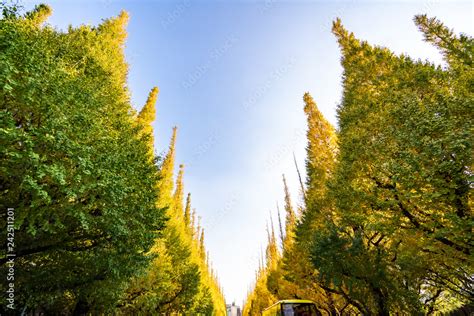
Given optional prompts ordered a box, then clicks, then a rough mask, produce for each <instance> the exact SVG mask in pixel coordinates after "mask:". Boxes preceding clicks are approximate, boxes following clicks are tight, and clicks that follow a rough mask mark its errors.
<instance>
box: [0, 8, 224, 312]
mask: <svg viewBox="0 0 474 316" xmlns="http://www.w3.org/2000/svg"><path fill="white" fill-rule="evenodd" d="M1 9H2V11H3V17H2V18H1V19H0V102H1V111H0V120H1V124H0V143H1V146H0V155H1V160H0V161H1V164H0V170H1V171H0V196H1V197H0V204H1V209H2V211H1V213H2V216H1V218H0V221H1V223H0V225H1V227H6V226H7V210H10V212H11V211H12V210H13V214H14V228H15V230H14V237H13V244H9V248H6V247H3V248H2V252H1V254H0V274H1V275H2V276H6V275H7V273H9V272H10V273H11V272H13V276H14V279H12V280H11V284H13V288H14V307H15V309H16V312H17V313H20V312H24V313H35V312H44V313H46V314H52V315H53V314H54V315H56V314H58V315H59V314H86V313H112V312H113V313H116V314H130V313H147V314H156V313H167V314H180V313H184V312H187V313H192V314H205V315H211V314H218V315H224V314H225V303H224V298H223V294H222V290H221V288H220V286H219V285H218V280H217V277H216V275H215V273H214V272H213V271H212V269H211V268H210V263H209V259H208V256H207V255H206V249H205V246H204V229H203V228H201V227H200V225H199V221H198V220H196V213H195V211H194V210H193V209H192V206H191V197H190V195H189V194H188V196H187V200H186V204H184V194H185V193H184V192H185V191H184V186H183V172H184V169H183V167H182V166H181V167H180V169H179V173H178V175H177V179H176V185H174V174H173V171H174V155H175V149H174V143H175V139H176V129H174V130H173V137H172V141H171V145H170V147H169V150H168V152H167V153H166V155H164V157H161V156H157V155H155V150H154V147H153V146H154V140H153V128H152V125H151V124H152V122H153V121H154V120H155V102H156V99H157V94H158V89H157V88H154V89H152V91H151V92H150V95H149V98H148V100H147V103H146V105H145V106H144V107H143V109H142V110H141V112H140V113H138V114H137V113H136V112H135V111H134V110H133V108H132V106H131V103H130V96H129V91H128V89H127V84H126V83H127V64H126V62H125V58H124V52H123V49H124V43H125V39H126V35H127V33H126V30H125V26H126V23H127V20H128V16H127V14H126V13H125V12H122V13H121V14H120V15H119V16H118V17H116V18H112V19H107V20H104V21H103V23H101V24H100V25H99V26H97V27H90V26H79V27H77V28H73V27H69V29H68V30H67V31H66V32H61V31H58V30H55V29H53V28H52V27H50V26H45V25H43V24H44V22H45V20H46V18H47V17H48V16H49V14H50V13H51V9H50V8H49V7H48V6H45V5H40V6H37V7H36V8H35V9H34V10H33V11H31V12H28V13H25V14H20V13H19V10H18V8H17V7H15V6H9V5H5V4H3V5H2V7H1ZM3 231H4V230H3ZM7 255H14V256H15V257H14V260H13V262H12V261H9V260H8V259H10V258H11V257H7ZM8 283H9V282H7V284H5V282H1V283H0V284H1V288H0V290H1V292H2V293H6V291H7V287H8V288H10V287H11V285H9V284H8ZM4 303H5V304H4ZM6 305H7V304H6V301H3V302H2V304H0V313H1V314H7V313H8V312H11V310H10V309H9V308H8V307H7V306H6Z"/></svg>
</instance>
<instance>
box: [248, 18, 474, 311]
mask: <svg viewBox="0 0 474 316" xmlns="http://www.w3.org/2000/svg"><path fill="white" fill-rule="evenodd" d="M415 23H416V24H417V25H418V27H419V28H420V30H421V31H422V33H423V34H424V36H425V39H426V40H427V41H428V42H430V43H432V44H434V45H435V46H436V47H437V48H439V49H440V51H441V53H442V54H443V56H444V57H445V62H446V67H444V68H441V67H436V66H434V65H432V64H430V63H429V62H422V61H414V60H412V59H410V58H409V57H408V56H404V55H402V56H396V55H394V54H393V53H392V52H390V51H389V50H388V49H386V48H382V47H374V46H371V45H369V44H368V43H367V42H364V41H361V40H358V39H356V38H355V36H354V35H353V34H352V33H349V32H348V31H347V30H345V29H344V27H343V26H342V24H341V22H340V21H339V20H336V21H335V22H334V25H333V33H334V34H335V35H336V37H337V39H338V42H339V45H340V47H341V51H342V60H341V62H342V65H343V68H344V74H343V98H342V102H341V104H340V106H339V108H338V120H339V130H338V131H337V133H335V132H334V129H333V128H332V127H331V126H330V125H329V124H328V123H327V121H326V120H325V119H324V118H323V117H322V116H321V114H320V113H319V111H317V109H316V104H315V103H314V101H313V100H312V98H311V97H310V96H309V95H305V97H304V101H305V104H306V105H305V112H306V114H307V116H308V135H307V136H308V147H307V163H306V172H307V181H306V188H304V189H303V195H304V206H303V207H302V209H303V211H302V215H301V217H300V218H299V220H298V225H297V227H296V228H295V239H294V244H293V246H292V247H290V249H288V247H287V246H286V247H285V246H284V247H283V257H282V259H281V260H280V262H281V263H280V266H281V268H279V269H277V270H275V269H274V270H273V272H272V270H270V269H266V270H265V271H264V272H263V273H260V274H259V276H260V277H259V278H257V285H256V286H255V289H254V290H253V292H251V293H250V295H249V298H248V300H247V306H246V309H245V313H246V314H248V315H257V314H258V312H260V311H261V309H260V307H258V308H254V306H258V303H256V301H258V300H259V297H260V295H259V293H258V291H261V289H259V284H261V283H262V281H261V280H262V279H263V278H267V279H268V280H269V279H270V277H271V276H272V274H273V275H275V276H276V279H274V280H272V282H271V283H270V282H269V281H267V288H266V290H267V291H270V292H271V294H273V295H274V297H272V298H273V299H286V298H310V299H312V300H314V301H315V302H316V303H317V304H318V307H319V308H320V309H321V310H325V311H327V312H328V313H329V314H331V315H340V314H354V313H355V314H364V315H390V314H419V313H426V314H432V313H436V312H446V311H450V310H453V309H456V308H458V307H460V306H462V305H465V304H469V303H472V301H474V291H473V290H474V288H473V284H474V279H473V275H474V262H473V256H472V251H473V248H474V239H473V229H474V216H473V212H472V183H473V182H472V175H473V171H472V167H473V157H474V156H473V144H474V139H473V137H474V136H473V129H472V122H473V121H474V111H473V110H474V109H473V107H474V94H473V92H474V91H473V82H474V81H473V79H474V77H473V76H474V71H473V69H472V60H473V53H474V46H473V45H474V40H473V39H472V37H470V36H468V35H465V34H463V35H460V36H456V35H454V34H453V33H452V32H451V31H450V30H449V29H447V28H446V27H445V26H443V25H442V24H441V23H440V22H439V21H438V20H436V19H433V18H427V17H426V16H416V17H415ZM336 135H337V141H336ZM267 260H268V259H267ZM275 271H276V272H275ZM288 282H290V283H288ZM263 305H265V304H263Z"/></svg>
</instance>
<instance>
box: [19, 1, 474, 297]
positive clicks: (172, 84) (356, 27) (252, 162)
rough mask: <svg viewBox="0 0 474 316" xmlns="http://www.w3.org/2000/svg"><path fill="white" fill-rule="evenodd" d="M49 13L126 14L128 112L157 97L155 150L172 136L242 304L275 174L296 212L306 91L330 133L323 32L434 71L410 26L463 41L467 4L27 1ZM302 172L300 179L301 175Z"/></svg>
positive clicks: (331, 93) (331, 47)
mask: <svg viewBox="0 0 474 316" xmlns="http://www.w3.org/2000/svg"><path fill="white" fill-rule="evenodd" d="M40 2H45V3H48V4H50V5H51V6H52V8H53V15H52V16H51V18H50V19H49V23H50V24H51V25H54V26H56V27H58V28H62V29H64V28H66V27H67V26H68V25H69V24H72V25H74V26H77V25H79V24H91V25H96V24H98V23H100V21H101V19H104V18H108V17H112V16H115V15H117V14H118V13H119V12H120V10H121V9H124V10H126V11H128V12H129V14H130V17H131V19H130V23H129V26H128V34H129V37H128V41H127V47H126V57H127V60H128V62H129V65H130V70H129V87H130V91H131V97H132V102H133V105H134V107H135V108H137V109H138V110H139V109H140V108H141V106H142V105H143V104H144V102H145V100H146V97H147V94H148V92H149V90H150V89H151V88H152V87H153V86H155V85H156V86H158V87H159V88H160V94H159V98H158V102H157V121H156V123H155V125H154V127H155V140H156V147H157V149H158V152H161V151H164V150H165V149H166V148H167V146H168V142H169V138H170V135H171V129H172V127H173V126H175V125H176V126H178V128H179V130H178V142H177V162H178V163H183V164H185V166H186V170H185V188H186V190H187V191H190V192H191V193H192V199H193V205H194V207H195V208H196V209H197V212H198V213H199V214H200V215H201V216H202V225H203V226H204V227H205V229H206V243H207V247H208V249H209V251H210V255H211V260H212V261H213V266H214V268H215V269H216V270H217V273H218V275H219V277H220V281H221V285H222V286H223V287H224V292H225V295H226V299H227V300H228V301H229V302H231V301H233V300H235V301H236V302H237V303H238V304H241V302H242V300H243V299H244V298H245V295H246V292H247V290H248V287H249V286H250V285H251V284H252V282H253V280H254V275H255V274H254V271H255V269H256V268H257V266H258V258H259V253H260V249H261V248H262V247H264V245H265V242H266V232H265V225H266V222H267V221H268V220H269V216H270V215H269V214H270V212H271V213H272V216H273V219H274V220H275V221H276V211H275V210H276V203H277V202H278V203H280V205H282V203H283V201H282V200H283V188H282V181H281V175H282V173H285V174H286V176H287V179H288V183H289V186H290V189H291V192H292V194H293V196H292V197H293V201H294V202H295V204H296V203H298V202H299V200H300V197H299V193H298V192H299V191H298V181H297V175H296V171H295V168H294V163H293V156H292V153H293V152H294V153H295V155H296V157H297V161H298V164H299V166H300V169H302V170H303V169H304V156H305V155H304V147H305V144H306V140H305V129H306V126H305V117H304V114H303V110H302V109H303V102H302V96H303V94H304V92H306V91H309V92H310V93H311V94H312V95H313V97H314V99H315V100H316V102H317V103H318V106H319V108H320V110H321V111H322V112H323V114H324V115H325V116H326V117H327V118H328V120H329V121H330V122H332V123H333V124H335V125H336V123H337V122H336V115H335V110H336V106H337V104H338V102H339V101H340V98H341V73H342V68H341V66H340V63H339V61H340V53H339V50H338V47H337V43H336V40H335V38H334V36H333V35H332V34H331V32H330V29H331V21H332V20H334V19H335V18H336V17H340V18H341V19H342V22H343V24H344V25H345V26H346V28H347V29H349V30H350V31H353V32H354V33H355V34H356V36H357V37H358V38H362V39H365V40H368V41H369V42H370V43H372V44H377V45H381V46H386V47H389V48H390V49H391V50H393V51H395V52H396V53H407V54H408V55H410V56H412V57H414V58H421V59H429V60H430V61H433V62H435V63H437V64H440V63H441V56H440V55H439V53H438V52H437V51H436V50H435V49H434V48H432V47H431V46H430V45H428V44H426V43H424V42H423V41H422V36H421V35H420V33H419V32H418V31H417V29H416V27H415V25H414V24H413V22H412V19H413V16H414V15H415V14H419V13H427V14H428V15H429V16H436V17H438V18H440V19H441V20H442V21H443V22H444V23H445V24H446V25H447V26H449V27H451V28H453V29H454V30H455V31H456V32H465V33H469V34H472V33H473V6H472V3H471V2H469V1H466V2H455V1H433V0H430V1H414V2H411V1H399V2H384V1H371V2H365V1H364V2H363V1H272V0H267V1H210V0H208V1H193V0H178V1H166V2H165V1H151V0H150V1H131V0H130V1H114V0H101V1H99V0H97V1H79V0H76V1H70V0H63V1H48V0H45V1H26V2H25V7H26V8H30V7H32V6H33V5H34V4H35V3H40ZM303 171H304V170H303Z"/></svg>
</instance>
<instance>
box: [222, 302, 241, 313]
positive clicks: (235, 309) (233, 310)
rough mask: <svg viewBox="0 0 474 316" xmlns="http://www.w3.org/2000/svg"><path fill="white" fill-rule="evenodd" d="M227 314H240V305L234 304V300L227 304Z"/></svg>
mask: <svg viewBox="0 0 474 316" xmlns="http://www.w3.org/2000/svg"><path fill="white" fill-rule="evenodd" d="M226 308H227V316H242V312H241V311H240V306H236V305H235V302H233V303H232V304H227V305H226Z"/></svg>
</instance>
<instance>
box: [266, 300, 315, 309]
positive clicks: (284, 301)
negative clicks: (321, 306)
mask: <svg viewBox="0 0 474 316" xmlns="http://www.w3.org/2000/svg"><path fill="white" fill-rule="evenodd" d="M291 303H306V304H308V303H309V304H314V302H313V301H310V300H281V301H278V302H276V303H274V304H272V305H271V306H269V307H267V308H265V309H264V311H265V310H267V309H270V308H272V307H273V306H275V305H278V304H291Z"/></svg>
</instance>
